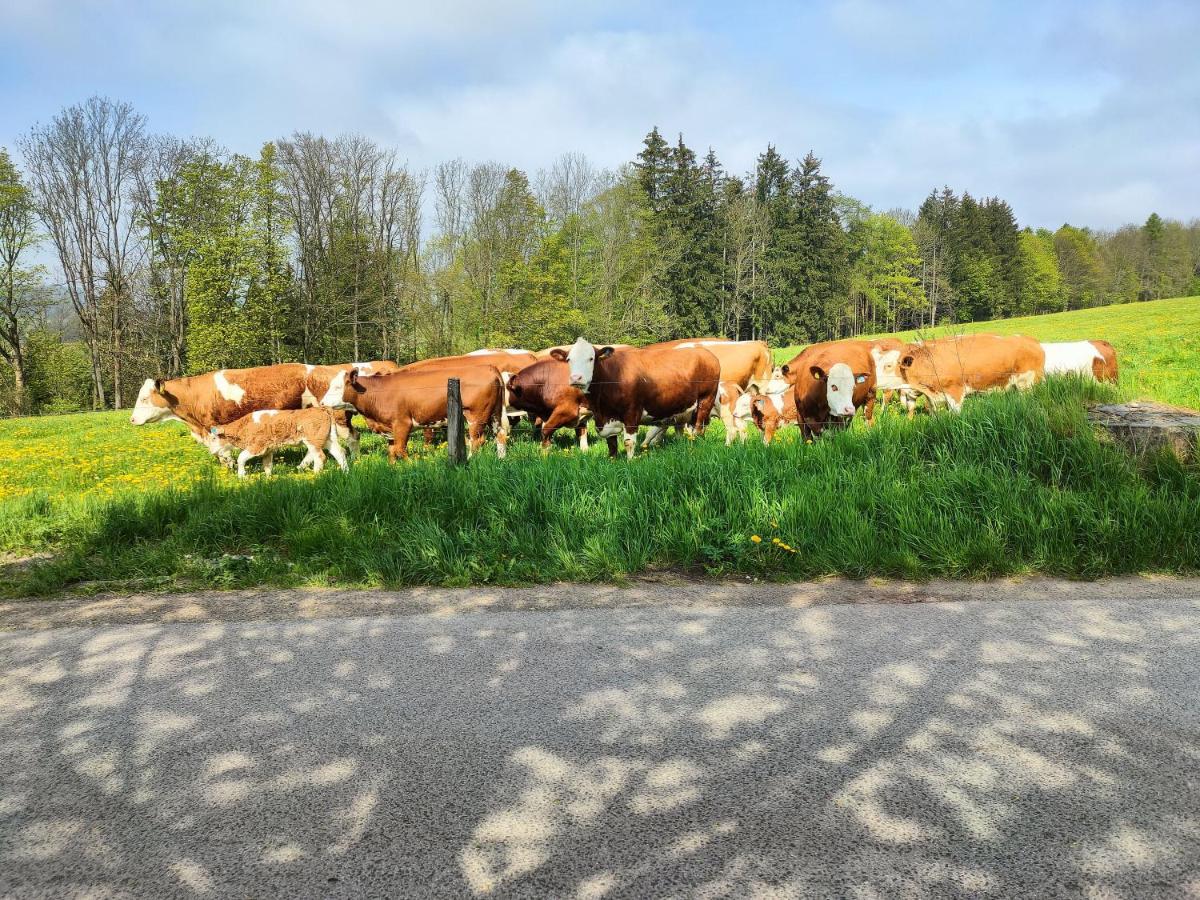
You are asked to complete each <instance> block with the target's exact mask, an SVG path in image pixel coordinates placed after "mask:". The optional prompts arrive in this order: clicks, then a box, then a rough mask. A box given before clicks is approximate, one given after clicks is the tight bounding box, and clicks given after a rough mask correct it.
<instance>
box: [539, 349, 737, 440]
mask: <svg viewBox="0 0 1200 900" xmlns="http://www.w3.org/2000/svg"><path fill="white" fill-rule="evenodd" d="M554 358H555V359H559V360H561V361H563V362H565V363H567V365H568V366H569V367H570V369H569V382H570V384H571V385H573V386H574V387H577V388H579V390H581V391H583V392H584V393H585V394H587V397H588V402H589V404H590V405H591V407H592V414H593V415H594V416H595V417H596V426H597V428H598V429H599V434H600V436H601V437H604V438H607V439H608V450H609V455H610V456H616V455H617V437H618V436H619V435H621V434H622V433H624V440H625V453H626V456H627V457H629V458H632V457H633V453H634V450H635V448H636V446H637V433H638V426H639V425H641V424H643V423H645V424H649V425H651V429H650V431H649V433H647V435H646V443H645V446H649V445H651V444H653V443H654V442H655V441H656V440H657V439H658V438H659V437H660V436H661V435H662V433H663V431H664V430H665V429H666V428H667V427H668V426H669V425H675V424H678V423H681V422H684V421H687V422H689V423H690V424H691V425H692V426H693V427H694V428H695V429H696V433H697V434H703V433H704V429H705V427H706V425H707V424H708V419H709V417H710V416H711V415H712V409H713V404H714V403H716V401H717V391H718V389H719V386H720V383H721V364H720V363H719V362H717V358H716V357H715V356H713V355H712V353H710V352H709V351H708V350H705V349H704V348H702V347H695V348H688V349H686V350H679V349H674V350H672V349H667V350H656V349H643V350H613V348H612V347H596V346H594V345H593V344H591V343H589V342H588V341H586V340H584V339H583V338H579V340H577V341H576V342H575V343H574V344H573V345H572V347H571V349H570V351H568V352H564V351H562V350H556V351H555V352H554Z"/></svg>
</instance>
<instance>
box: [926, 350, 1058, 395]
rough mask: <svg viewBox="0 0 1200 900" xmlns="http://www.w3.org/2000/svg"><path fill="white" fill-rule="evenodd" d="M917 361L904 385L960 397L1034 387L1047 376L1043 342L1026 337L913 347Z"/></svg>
mask: <svg viewBox="0 0 1200 900" xmlns="http://www.w3.org/2000/svg"><path fill="white" fill-rule="evenodd" d="M902 352H904V353H906V354H907V355H908V356H909V357H911V359H912V364H911V365H909V366H907V367H906V369H905V373H904V375H905V381H906V382H907V383H908V384H910V385H911V386H912V387H914V388H917V389H918V390H921V391H923V392H926V393H931V394H940V393H948V394H950V395H952V396H955V397H957V398H959V399H961V397H962V396H963V395H964V394H965V393H967V392H980V391H988V390H995V389H998V388H1005V387H1010V386H1017V387H1029V386H1031V385H1032V384H1033V383H1035V382H1036V381H1039V380H1040V379H1041V378H1042V375H1043V374H1044V372H1045V364H1046V353H1045V351H1044V350H1043V349H1042V346H1041V344H1039V343H1038V342H1037V341H1036V340H1034V339H1033V338H1030V337H1025V336H1023V335H1008V336H1000V335H994V334H970V335H963V336H960V337H952V338H939V339H938V340H934V341H925V342H922V343H920V344H910V345H909V346H908V347H907V348H905V350H904V351H902Z"/></svg>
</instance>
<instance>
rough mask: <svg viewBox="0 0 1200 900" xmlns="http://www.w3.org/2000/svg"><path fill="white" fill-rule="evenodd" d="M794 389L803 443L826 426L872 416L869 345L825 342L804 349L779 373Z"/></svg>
mask: <svg viewBox="0 0 1200 900" xmlns="http://www.w3.org/2000/svg"><path fill="white" fill-rule="evenodd" d="M780 373H781V374H782V376H783V378H784V380H785V381H787V382H788V383H789V384H791V385H793V386H794V388H795V405H796V417H797V419H798V420H799V422H800V428H801V431H802V433H803V436H804V438H805V439H808V438H810V437H815V436H817V435H819V434H820V433H821V432H822V431H823V430H824V429H825V426H826V425H829V424H836V425H846V424H849V421H850V419H851V418H853V417H854V413H855V412H856V411H857V410H858V409H863V412H864V415H865V416H866V420H867V424H868V425H869V424H871V422H872V421H873V420H874V415H875V362H874V360H873V359H872V358H871V342H870V341H826V342H824V343H821V344H813V345H812V346H810V347H806V348H805V349H804V350H803V351H802V352H801V353H800V354H799V355H797V356H796V357H795V358H793V359H792V360H790V361H789V362H788V363H787V364H786V365H785V366H783V367H782V368H781V369H780Z"/></svg>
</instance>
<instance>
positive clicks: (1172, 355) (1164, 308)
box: [775, 297, 1200, 408]
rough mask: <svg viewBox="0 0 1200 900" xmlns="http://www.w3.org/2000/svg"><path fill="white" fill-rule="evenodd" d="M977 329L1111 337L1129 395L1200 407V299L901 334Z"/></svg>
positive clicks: (1049, 337)
mask: <svg viewBox="0 0 1200 900" xmlns="http://www.w3.org/2000/svg"><path fill="white" fill-rule="evenodd" d="M973 331H988V332H992V333H993V334H1027V335H1029V336H1030V337H1035V338H1037V339H1038V340H1041V341H1080V340H1105V341H1108V342H1109V343H1111V344H1112V345H1113V346H1114V347H1116V349H1117V361H1118V363H1119V365H1120V369H1121V393H1122V394H1123V395H1124V396H1126V397H1128V398H1130V399H1135V398H1144V399H1152V400H1160V401H1162V402H1163V403H1173V404H1177V405H1179V406H1190V407H1193V408H1200V297H1176V298H1174V299H1171V300H1151V301H1149V302H1146V303H1126V304H1121V305H1118V306H1102V307H1098V308H1096V309H1079V310H1074V311H1072V312H1065V313H1051V314H1050V315H1045V316H1026V317H1024V318H1020V319H1000V320H998V321H994V322H971V323H969V324H966V325H951V326H948V327H944V328H934V329H926V330H923V331H921V332H920V333H918V332H916V331H904V332H900V333H899V334H898V335H897V337H900V338H906V339H911V338H915V337H935V336H941V335H946V334H964V333H967V332H973ZM802 349H804V348H803V346H798V347H784V348H781V349H779V350H777V351H775V359H776V361H777V362H781V363H782V362H787V361H788V360H789V359H791V358H792V357H793V356H795V355H796V354H797V353H799V352H800V351H801V350H802Z"/></svg>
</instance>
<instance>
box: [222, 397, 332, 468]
mask: <svg viewBox="0 0 1200 900" xmlns="http://www.w3.org/2000/svg"><path fill="white" fill-rule="evenodd" d="M211 433H212V435H213V436H214V437H215V438H216V439H217V440H219V441H221V442H222V443H223V444H225V445H228V446H233V447H240V448H241V450H242V452H241V453H240V454H238V459H237V473H238V478H245V477H246V463H248V462H249V461H250V460H252V459H254V458H256V457H259V456H261V457H262V458H263V472H265V473H266V474H267V475H270V474H271V468H272V464H273V462H274V456H275V451H276V450H280V449H282V448H284V447H293V446H295V445H297V444H303V445H304V446H305V447H306V448H307V449H308V453H307V454H305V457H304V459H303V460H301V461H300V465H299V466H297V468H303V467H304V465H305V464H307V463H308V462H310V461H311V462H312V467H313V471H314V472H320V471H321V469H323V468H324V467H325V451H326V450H328V451H329V455H330V456H332V457H333V458H334V459H335V460H337V464H338V465H339V466H340V467H341V468H342V470H343V471H345V469H346V455H345V454H344V453H343V452H342V446H341V444H339V443H338V439H337V427H336V425H335V423H334V420H333V415H332V413H331V412H330V411H329V410H328V409H260V410H256V411H255V412H252V413H250V414H249V415H246V416H242V417H241V418H240V419H237V420H236V421H234V422H230V423H228V424H226V425H213V426H212V428H211Z"/></svg>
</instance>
